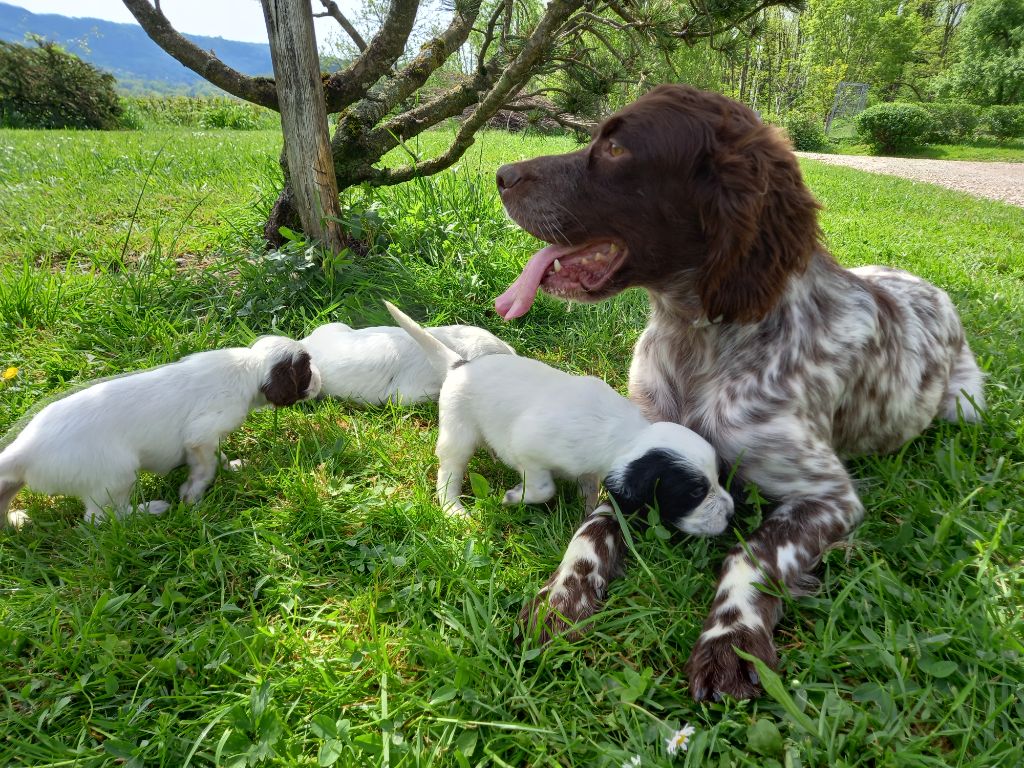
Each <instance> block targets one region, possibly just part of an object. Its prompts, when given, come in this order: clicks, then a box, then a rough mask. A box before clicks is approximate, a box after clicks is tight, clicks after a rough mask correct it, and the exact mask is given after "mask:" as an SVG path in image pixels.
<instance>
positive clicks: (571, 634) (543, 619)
mask: <svg viewBox="0 0 1024 768" xmlns="http://www.w3.org/2000/svg"><path fill="white" fill-rule="evenodd" d="M625 552H626V546H625V543H624V542H623V540H622V532H621V531H620V530H619V523H618V521H617V520H616V519H615V513H614V512H613V511H612V508H611V506H610V505H609V504H602V505H601V506H599V507H598V508H597V509H595V510H594V511H593V512H592V513H591V514H590V515H589V516H588V517H587V518H586V519H585V520H584V521H583V524H582V525H580V527H579V528H578V529H577V530H576V533H575V534H574V535H573V537H572V541H571V542H569V547H568V549H566V551H565V555H564V556H563V557H562V562H561V564H559V566H558V568H557V569H556V570H555V572H554V573H553V574H552V575H551V578H550V579H548V581H547V583H546V584H545V585H544V586H543V587H541V589H540V592H538V593H537V596H536V597H535V598H533V599H532V600H531V601H530V602H528V603H527V604H526V606H525V607H524V608H523V610H522V612H521V613H520V614H519V620H520V622H521V623H522V625H523V627H524V629H525V635H526V636H529V637H534V638H536V639H537V640H538V641H539V642H541V643H546V642H548V641H549V640H551V638H553V637H555V636H556V635H565V636H566V637H567V638H569V639H572V638H575V637H577V636H578V635H579V634H580V633H581V632H582V631H583V630H584V629H585V627H582V626H580V624H581V622H583V621H584V620H586V619H588V618H589V617H591V616H593V615H594V614H595V613H597V611H598V609H599V608H600V607H601V606H602V605H603V603H604V599H605V594H606V591H607V588H608V582H609V581H611V580H612V579H614V578H616V577H617V576H619V575H621V573H622V561H623V558H624V557H625Z"/></svg>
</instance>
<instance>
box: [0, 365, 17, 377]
mask: <svg viewBox="0 0 1024 768" xmlns="http://www.w3.org/2000/svg"><path fill="white" fill-rule="evenodd" d="M17 375H18V369H17V368H15V367H14V366H13V365H12V366H11V367H10V368H8V369H7V370H5V371H4V372H3V373H2V374H0V379H3V380H4V381H10V380H11V379H13V378H14V377H15V376H17Z"/></svg>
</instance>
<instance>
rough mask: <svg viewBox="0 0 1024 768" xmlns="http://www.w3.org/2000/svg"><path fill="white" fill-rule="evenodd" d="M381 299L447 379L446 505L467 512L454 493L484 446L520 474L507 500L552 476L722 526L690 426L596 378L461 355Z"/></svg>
mask: <svg viewBox="0 0 1024 768" xmlns="http://www.w3.org/2000/svg"><path fill="white" fill-rule="evenodd" d="M384 303H385V305H386V306H387V308H388V311H389V312H390V313H391V314H392V316H393V317H394V318H395V320H396V321H397V322H398V324H399V325H400V326H402V328H404V329H405V330H406V331H408V333H409V335H410V336H412V338H414V339H415V340H416V341H417V343H419V344H420V346H422V347H423V351H424V352H425V353H426V355H427V358H428V359H429V360H430V362H431V363H432V364H433V366H434V368H435V369H436V370H437V371H438V373H439V374H441V375H443V376H444V383H443V384H442V385H441V395H440V398H439V400H438V403H439V407H440V429H439V434H438V440H437V456H438V458H439V459H440V467H439V469H438V473H437V496H438V500H439V502H440V503H441V506H442V507H443V508H444V509H446V510H447V511H449V512H454V513H462V512H463V511H464V510H463V506H462V503H461V502H460V501H459V493H460V491H461V489H462V480H463V477H464V475H465V471H466V465H467V464H468V462H469V459H470V457H472V455H473V453H474V452H475V451H476V449H477V448H478V447H479V445H480V444H481V443H484V444H486V445H487V446H488V447H489V448H491V450H492V451H494V453H495V455H496V456H497V457H498V458H499V459H501V460H502V461H503V462H505V464H507V465H508V466H510V467H513V468H514V469H515V470H516V471H517V472H519V474H520V476H521V478H522V482H520V483H519V484H518V485H516V486H515V487H514V488H511V489H509V490H508V491H507V492H506V493H505V498H504V500H503V503H504V504H506V505H509V506H511V505H516V504H520V503H525V504H540V503H543V502H546V501H548V500H549V499H551V498H552V497H553V496H554V495H555V483H554V478H555V477H562V478H567V479H575V480H577V481H578V482H579V483H580V485H581V487H588V486H593V487H595V488H596V486H597V482H598V481H600V480H603V481H604V485H605V487H606V488H607V489H608V492H609V493H610V494H611V496H612V498H614V499H615V500H616V502H617V503H618V505H619V507H620V508H621V509H622V511H623V513H625V514H630V513H633V512H636V511H638V510H640V509H642V508H643V507H644V506H646V505H648V504H651V505H653V504H655V503H657V504H658V509H659V512H660V514H661V518H662V520H663V522H664V523H665V524H666V525H668V526H673V527H675V528H678V529H680V530H682V531H686V532H687V533H693V534H697V535H713V534H719V533H721V532H722V531H724V530H725V527H726V525H727V524H728V521H729V518H730V516H731V515H732V511H733V502H732V497H731V496H730V495H729V493H728V492H727V491H726V490H725V489H724V488H722V487H721V486H720V485H719V484H718V466H717V461H716V458H715V451H714V449H713V448H712V447H711V446H710V444H708V443H707V442H706V441H705V440H704V439H703V438H701V437H699V436H698V435H697V434H696V433H695V432H692V431H691V430H689V429H687V428H686V427H683V426H681V425H679V424H671V423H668V422H660V423H657V424H652V423H651V422H649V421H648V420H647V419H645V418H644V416H643V414H642V413H641V411H640V408H639V407H638V406H636V405H634V404H633V403H631V402H629V400H627V399H626V398H624V397H623V396H622V395H620V394H618V393H617V392H616V391H615V390H614V389H612V388H611V387H610V386H608V385H607V384H606V383H605V382H603V381H601V380H600V379H598V378H595V377H593V376H573V375H571V374H568V373H565V372H564V371H559V370H558V369H556V368H552V367H551V366H549V365H545V364H544V363H542V362H540V361H539V360H531V359H529V358H526V357H518V356H516V355H487V356H485V357H478V358H477V359H475V360H468V361H467V360H465V359H464V358H462V357H460V356H459V355H458V353H456V352H455V351H453V350H451V349H449V348H448V347H446V346H445V345H444V344H442V343H441V342H440V341H438V340H437V339H436V338H434V337H433V336H431V335H430V334H429V333H427V332H426V331H425V330H424V329H423V328H421V327H420V326H419V325H417V324H416V323H415V322H414V321H413V320H412V319H410V318H409V317H408V316H406V315H405V314H404V313H402V312H401V311H400V310H398V309H397V308H396V307H394V306H393V305H391V304H390V303H388V302H384Z"/></svg>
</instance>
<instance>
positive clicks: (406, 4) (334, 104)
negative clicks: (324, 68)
mask: <svg viewBox="0 0 1024 768" xmlns="http://www.w3.org/2000/svg"><path fill="white" fill-rule="evenodd" d="M418 7H419V0H391V6H390V7H389V8H388V15H387V17H385V19H384V23H383V24H382V25H381V28H380V30H379V31H378V32H377V34H376V35H374V36H373V39H372V40H371V41H370V43H369V45H367V46H366V50H365V51H363V52H362V54H360V56H359V58H357V59H356V60H355V61H353V62H352V63H351V64H349V65H348V66H347V67H345V69H343V70H341V71H340V72H335V73H334V74H333V75H331V76H330V77H329V78H327V81H326V82H325V83H324V89H325V94H324V95H325V97H326V100H327V111H328V112H340V111H341V110H342V109H344V108H345V107H347V106H349V105H350V104H352V103H354V102H355V101H358V100H359V99H361V98H363V97H364V96H365V95H366V92H367V91H368V90H370V88H371V87H373V85H374V83H376V82H377V81H378V80H380V78H381V77H383V76H384V75H385V74H386V73H387V72H388V70H390V69H391V67H392V66H394V63H395V62H396V61H398V57H399V56H401V55H402V53H403V52H404V51H405V44H406V42H407V41H408V40H409V33H410V32H412V25H413V22H415V21H416V10H417V8H418Z"/></svg>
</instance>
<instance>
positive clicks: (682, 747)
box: [665, 723, 697, 757]
mask: <svg viewBox="0 0 1024 768" xmlns="http://www.w3.org/2000/svg"><path fill="white" fill-rule="evenodd" d="M696 730H697V729H696V728H694V727H693V726H692V725H690V724H689V723H687V724H686V725H684V726H683V727H682V728H680V729H679V730H678V731H676V732H675V733H673V734H672V735H671V736H670V737H669V738H667V739H666V740H665V749H667V750H668V754H669V756H670V757H675V756H676V755H677V754H678V753H680V752H685V751H686V750H687V748H688V747H689V746H690V737H691V736H693V734H694V733H695V732H696Z"/></svg>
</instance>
